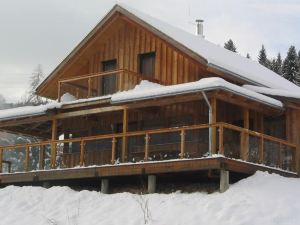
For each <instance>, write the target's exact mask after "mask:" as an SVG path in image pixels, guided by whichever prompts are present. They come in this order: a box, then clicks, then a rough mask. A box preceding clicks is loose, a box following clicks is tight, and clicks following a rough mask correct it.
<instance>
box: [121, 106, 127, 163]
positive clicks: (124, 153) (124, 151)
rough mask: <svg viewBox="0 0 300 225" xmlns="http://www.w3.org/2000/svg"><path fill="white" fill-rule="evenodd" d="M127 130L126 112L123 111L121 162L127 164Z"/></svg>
mask: <svg viewBox="0 0 300 225" xmlns="http://www.w3.org/2000/svg"><path fill="white" fill-rule="evenodd" d="M127 129H128V110H127V109H126V108H125V109H124V110H123V137H122V162H127V157H128V156H127V155H128V154H127V137H126V133H127Z"/></svg>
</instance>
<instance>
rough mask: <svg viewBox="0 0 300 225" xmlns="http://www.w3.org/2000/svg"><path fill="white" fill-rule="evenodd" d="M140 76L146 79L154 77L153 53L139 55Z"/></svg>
mask: <svg viewBox="0 0 300 225" xmlns="http://www.w3.org/2000/svg"><path fill="white" fill-rule="evenodd" d="M139 60H140V74H142V75H144V76H147V77H152V78H153V77H154V71H155V52H150V53H145V54H140V57H139Z"/></svg>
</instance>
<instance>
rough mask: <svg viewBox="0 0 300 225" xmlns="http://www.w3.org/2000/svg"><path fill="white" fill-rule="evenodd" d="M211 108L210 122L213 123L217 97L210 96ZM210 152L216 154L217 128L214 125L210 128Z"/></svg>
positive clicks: (215, 114)
mask: <svg viewBox="0 0 300 225" xmlns="http://www.w3.org/2000/svg"><path fill="white" fill-rule="evenodd" d="M210 104H211V109H212V115H211V121H210V123H211V124H215V123H216V122H217V99H216V97H212V98H211V103H210ZM211 153H212V154H216V153H217V129H216V127H212V128H211Z"/></svg>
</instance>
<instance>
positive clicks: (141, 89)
mask: <svg viewBox="0 0 300 225" xmlns="http://www.w3.org/2000/svg"><path fill="white" fill-rule="evenodd" d="M212 90H224V91H227V92H231V93H234V94H236V95H239V96H243V97H246V98H248V99H252V100H254V101H257V102H261V103H263V104H265V105H269V106H271V107H274V108H282V107H283V104H282V102H280V101H278V100H276V99H273V98H271V97H268V96H265V95H262V94H260V93H257V92H255V91H253V90H249V89H246V88H244V87H240V86H238V85H235V84H232V83H229V82H227V81H225V80H224V79H222V78H218V77H211V78H203V79H201V80H199V81H195V82H190V83H184V84H176V85H169V86H164V85H160V84H156V83H152V82H150V81H147V80H143V81H141V83H140V84H138V85H136V86H135V88H134V89H132V90H128V91H123V92H118V93H116V94H113V95H107V96H100V97H94V98H88V99H76V98H75V97H74V96H72V95H70V94H69V93H66V94H64V95H63V96H62V102H60V103H58V102H51V103H48V104H45V105H39V106H24V107H19V108H12V109H5V110H0V121H4V120H10V119H17V118H24V117H32V116H40V115H45V114H46V113H47V111H48V110H51V109H55V108H56V109H61V108H63V106H64V105H70V104H78V103H85V102H91V101H97V100H110V102H111V103H112V104H118V103H125V102H132V101H141V100H147V99H152V98H162V97H167V96H174V95H183V94H190V93H196V92H201V91H212Z"/></svg>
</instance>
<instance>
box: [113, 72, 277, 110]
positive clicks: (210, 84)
mask: <svg viewBox="0 0 300 225" xmlns="http://www.w3.org/2000/svg"><path fill="white" fill-rule="evenodd" d="M217 89H218V90H224V91H228V92H231V93H234V94H237V95H240V96H243V97H246V98H250V99H252V100H254V101H257V102H261V103H263V104H266V105H269V106H272V107H276V108H282V107H283V104H282V103H281V102H280V101H278V100H276V99H273V98H270V97H268V96H265V95H262V94H259V93H256V92H255V91H252V90H248V89H246V88H243V87H240V86H238V85H235V84H232V83H229V82H227V81H225V80H224V79H222V78H219V77H211V78H203V79H201V80H199V81H195V82H190V83H184V84H176V85H169V86H163V85H160V84H154V83H151V82H149V81H146V80H144V81H141V83H140V84H139V85H137V86H136V87H135V88H134V89H132V90H129V91H123V92H119V93H116V94H113V95H112V97H111V102H112V104H117V103H124V102H131V101H141V100H147V99H152V98H162V97H167V96H174V95H180V94H189V93H195V92H200V91H211V90H217Z"/></svg>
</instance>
